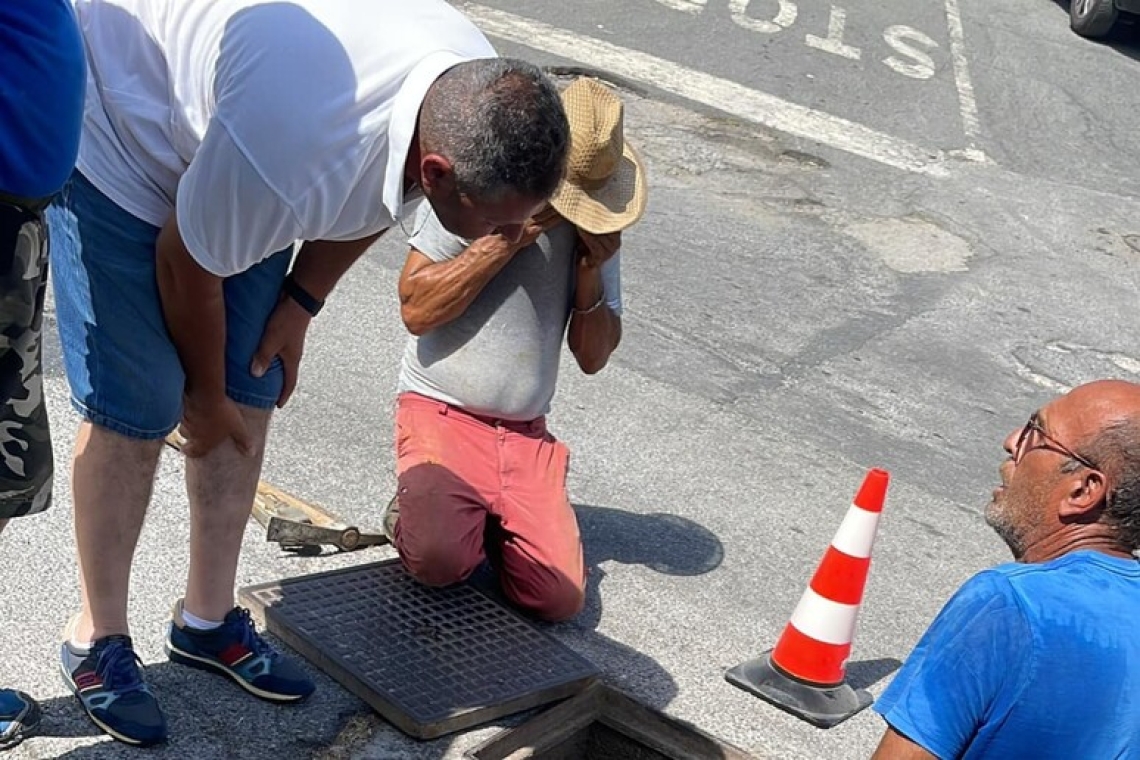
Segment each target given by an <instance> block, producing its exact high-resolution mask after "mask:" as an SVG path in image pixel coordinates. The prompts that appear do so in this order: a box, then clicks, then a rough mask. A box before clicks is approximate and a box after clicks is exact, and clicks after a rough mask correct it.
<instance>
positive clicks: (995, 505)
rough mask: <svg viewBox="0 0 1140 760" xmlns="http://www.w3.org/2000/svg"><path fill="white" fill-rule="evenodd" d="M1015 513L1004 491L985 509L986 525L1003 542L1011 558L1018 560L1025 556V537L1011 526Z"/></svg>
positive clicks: (1007, 493)
mask: <svg viewBox="0 0 1140 760" xmlns="http://www.w3.org/2000/svg"><path fill="white" fill-rule="evenodd" d="M1015 511H1016V510H1015V509H1014V505H1013V504H1011V503H1010V498H1009V492H1008V491H1005V492H1003V493H1002V494H1001V495H1000V496H998V497H997V498H995V499H994V500H993V501H991V502H990V503H989V505H988V506H987V507H986V524H987V525H989V526H990V527H991V528H993V529H994V532H995V533H997V534H998V536H999V537H1000V538H1001V540H1002V541H1005V545H1006V546H1008V547H1009V550H1010V551H1011V552H1013V558H1014V559H1016V560H1020V559H1021V558H1022V557H1023V556H1024V555H1025V537H1024V535H1022V531H1020V530H1018V528H1017V527H1016V526H1015V525H1014V524H1013V513H1014V512H1015Z"/></svg>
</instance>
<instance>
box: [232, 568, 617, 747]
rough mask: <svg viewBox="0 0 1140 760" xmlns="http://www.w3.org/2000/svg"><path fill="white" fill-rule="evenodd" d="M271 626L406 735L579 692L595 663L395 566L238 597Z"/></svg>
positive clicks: (280, 584)
mask: <svg viewBox="0 0 1140 760" xmlns="http://www.w3.org/2000/svg"><path fill="white" fill-rule="evenodd" d="M239 598H240V599H241V600H242V603H243V604H245V605H246V606H247V607H249V608H250V610H252V611H253V612H254V614H255V615H257V616H258V617H259V618H260V619H261V620H262V622H263V624H264V626H265V628H266V629H267V630H268V631H270V632H271V633H273V634H274V635H276V636H278V637H280V638H281V639H282V640H283V641H285V642H286V643H287V644H289V646H291V647H293V648H294V649H296V650H297V651H298V652H300V653H301V654H302V655H304V656H305V657H306V658H308V659H309V660H310V661H311V662H312V663H313V664H314V665H316V666H317V667H318V668H320V669H321V670H323V671H325V672H326V673H328V674H329V675H330V676H332V677H333V678H334V679H336V680H337V681H338V682H340V683H341V684H342V685H343V686H344V687H345V688H347V689H348V690H349V691H351V692H352V693H354V694H356V695H357V696H358V697H360V698H361V699H363V700H364V701H365V702H367V703H368V704H369V705H371V706H372V707H373V708H374V709H375V710H376V711H377V712H379V713H380V714H381V715H383V716H384V717H385V718H386V719H387V720H389V721H391V722H392V723H393V724H394V725H396V726H397V727H398V728H399V729H400V730H402V731H404V732H405V733H408V734H410V735H412V736H415V737H417V738H420V739H432V738H435V737H437V736H441V735H443V734H447V733H451V732H453V731H459V730H462V729H465V728H470V727H471V726H475V725H478V724H480V723H485V722H487V721H490V720H494V719H496V718H500V717H502V716H504V715H509V714H511V713H515V712H518V711H520V710H527V709H530V708H532V707H537V706H540V705H543V704H547V703H549V702H553V701H555V700H558V699H563V698H565V697H568V696H571V695H573V694H575V693H577V692H579V691H581V690H582V689H583V688H584V687H585V686H587V685H588V684H589V683H590V681H592V680H593V678H594V676H595V675H596V674H597V668H595V667H594V665H593V664H592V663H590V662H589V661H587V660H586V659H584V658H582V657H581V656H579V655H578V654H576V653H575V652H574V651H572V650H571V649H569V648H567V647H566V646H564V645H563V644H561V643H560V642H559V641H558V640H556V639H555V638H553V637H552V636H549V635H547V634H546V633H543V632H542V631H539V630H538V629H537V628H535V627H534V626H532V625H531V624H530V623H528V622H527V621H526V620H524V619H523V618H522V617H520V616H519V615H517V614H516V613H514V612H512V611H511V610H508V609H506V608H505V607H503V606H501V605H499V604H498V603H496V602H494V601H492V600H490V599H488V598H487V597H486V596H484V595H483V594H481V593H480V592H478V591H476V590H475V589H473V588H471V587H470V586H467V585H458V586H453V587H450V588H445V589H433V588H428V587H426V586H422V585H420V584H419V583H417V582H416V581H415V580H413V579H412V578H411V576H409V575H408V574H407V573H406V572H405V571H404V569H403V567H401V565H400V561H399V560H387V561H384V562H377V563H373V564H368V565H361V566H358V567H351V568H347V569H344V570H334V571H331V572H327V573H318V574H316V575H306V576H301V577H298V578H286V579H284V580H281V581H275V582H273V583H263V584H260V585H257V586H249V587H246V588H243V589H241V591H240V592H239Z"/></svg>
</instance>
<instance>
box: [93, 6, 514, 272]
mask: <svg viewBox="0 0 1140 760" xmlns="http://www.w3.org/2000/svg"><path fill="white" fill-rule="evenodd" d="M75 3H76V9H77V11H78V14H79V20H80V24H81V26H82V29H83V34H84V39H85V43H86V45H87V55H88V61H89V64H90V65H89V67H88V69H89V75H88V95H87V107H86V113H85V118H84V126H83V137H82V141H81V145H80V153H79V161H78V167H79V170H80V171H81V172H83V174H84V175H85V176H86V177H87V178H88V179H89V180H91V182H92V183H93V184H94V185H95V186H96V187H98V188H99V189H100V190H101V191H102V192H103V193H104V194H106V195H107V196H108V197H109V198H111V200H113V201H115V202H116V203H117V204H119V205H120V206H122V207H123V208H124V209H125V210H127V211H129V212H130V213H131V214H133V215H135V216H137V217H139V218H140V219H142V220H144V221H146V222H149V223H150V224H153V225H156V226H160V225H162V224H165V223H166V221H167V220H168V219H169V218H170V214H171V212H172V211H173V210H174V209H175V206H177V212H178V228H179V230H180V231H181V233H182V237H183V239H184V240H185V242H186V245H187V247H188V248H189V250H190V253H191V255H193V257H194V259H195V260H196V261H197V262H198V263H199V264H201V265H202V266H203V267H204V268H205V269H207V270H208V271H210V272H213V273H214V274H217V275H221V276H229V275H232V274H236V273H238V272H242V271H244V270H246V269H248V268H249V267H251V266H253V265H254V264H256V263H257V262H259V261H261V260H262V259H264V258H266V257H267V256H269V255H271V254H272V253H274V252H275V251H278V250H281V249H283V248H286V247H288V246H289V245H291V244H292V243H293V242H294V241H296V240H355V239H359V238H362V237H366V236H368V235H371V234H374V233H376V232H379V231H380V230H383V229H385V228H387V227H389V226H391V225H392V224H393V222H394V221H395V220H396V219H397V218H398V217H399V216H400V214H401V213H402V211H403V206H404V201H405V199H404V192H403V186H404V162H405V159H406V157H407V153H408V148H409V146H410V144H411V140H412V135H413V133H414V131H415V125H416V119H417V116H418V113H419V108H420V104H421V103H422V101H423V97H424V95H425V93H426V92H427V89H428V87H429V86H430V85H431V83H432V82H433V81H435V79H436V78H437V77H438V76H439V75H440V74H441V73H443V72H444V71H445V70H447V69H448V68H450V67H451V66H454V65H455V64H457V63H459V62H461V61H465V60H471V59H474V58H489V57H494V56H495V51H494V49H493V48H492V47H491V45H490V43H489V42H488V41H487V40H486V38H485V37H484V36H483V35H482V34H481V33H480V32H479V31H478V29H476V28H475V26H474V25H473V24H472V23H471V22H470V21H469V20H467V18H466V17H464V16H463V15H462V14H461V13H460V12H459V11H457V10H455V9H454V8H452V7H451V6H450V5H448V4H447V3H446V2H444V1H443V0H288V2H281V0H272V1H269V2H265V1H259V0H75Z"/></svg>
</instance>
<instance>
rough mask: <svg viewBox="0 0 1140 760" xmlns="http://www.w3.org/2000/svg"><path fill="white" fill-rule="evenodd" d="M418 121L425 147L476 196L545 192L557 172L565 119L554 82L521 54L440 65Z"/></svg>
mask: <svg viewBox="0 0 1140 760" xmlns="http://www.w3.org/2000/svg"><path fill="white" fill-rule="evenodd" d="M419 126H420V139H421V141H422V142H423V144H424V147H425V149H426V150H428V151H430V152H434V153H439V154H441V155H443V156H444V157H445V158H447V159H448V160H449V161H450V162H451V163H452V166H453V167H454V170H455V180H456V184H457V185H458V187H459V190H460V191H461V192H463V193H465V194H467V195H470V196H471V197H473V198H476V199H478V200H482V201H493V200H498V199H500V198H502V197H503V196H504V195H506V194H507V193H508V192H511V191H513V192H514V193H516V194H518V195H521V196H523V197H527V198H542V199H546V198H549V197H550V195H551V194H552V193H553V192H554V188H555V187H556V186H557V185H558V181H559V180H560V179H561V178H562V170H563V164H564V163H565V161H566V151H567V149H568V145H569V142H570V125H569V123H568V122H567V121H566V113H565V112H564V110H563V108H562V101H561V100H560V99H559V97H558V90H557V89H556V88H555V87H554V84H553V83H552V82H551V81H550V79H549V78H548V77H547V76H546V75H545V74H543V73H542V71H541V70H540V69H539V68H538V67H537V66H534V65H533V64H530V63H527V62H526V61H520V60H517V59H513V58H485V59H478V60H474V61H465V62H464V63H460V64H457V65H456V66H453V67H452V68H450V69H448V70H447V71H445V72H444V73H443V74H442V75H441V76H440V77H439V78H438V79H436V81H435V82H434V83H432V85H431V87H430V88H429V89H428V92H427V95H426V96H425V97H424V102H423V106H422V108H421V109H420V122H419Z"/></svg>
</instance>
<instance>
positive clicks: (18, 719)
mask: <svg viewBox="0 0 1140 760" xmlns="http://www.w3.org/2000/svg"><path fill="white" fill-rule="evenodd" d="M86 83H87V67H86V62H85V59H84V53H83V40H82V39H81V38H80V36H79V27H78V25H77V24H76V20H75V12H74V11H73V10H72V7H71V4H70V1H69V0H0V530H3V529H4V526H5V525H7V524H8V520H9V518H12V517H22V516H24V515H30V514H35V513H36V512H42V511H43V510H45V509H47V508H48V506H49V505H50V504H51V485H52V471H53V463H52V446H51V436H50V434H49V431H48V416H47V407H46V406H45V404H44V388H43V367H42V359H41V353H42V350H43V347H42V337H43V336H42V328H43V314H44V295H45V293H46V284H47V273H48V244H47V243H48V241H47V226H46V224H45V223H44V210H45V209H46V208H47V206H48V204H49V203H50V202H51V200H52V198H53V197H54V196H55V195H56V194H57V193H58V192H59V191H60V189H61V188H62V187H63V184H64V182H65V181H66V180H67V178H68V176H69V175H70V174H71V170H72V168H73V167H74V165H75V158H76V155H77V153H78V151H79V129H80V125H81V121H82V116H83V96H84V90H85V88H86ZM4 562H5V563H6V564H9V563H11V564H16V565H17V566H18V562H19V560H18V558H15V557H5V558H4ZM3 622H4V623H6V624H9V625H10V624H11V623H13V622H15V621H3ZM9 641H11V638H9ZM18 660H19V657H18V656H16V653H14V652H3V653H2V654H0V663H4V664H7V663H11V662H16V661H18ZM12 672H13V671H12V670H11V669H10V668H9V669H8V670H6V671H4V674H5V675H8V674H10V673H12ZM39 721H40V708H39V706H38V705H37V704H36V701H35V700H34V699H32V698H31V697H30V696H28V695H27V694H25V693H24V692H22V691H17V690H16V689H4V688H0V750H5V749H8V748H9V747H14V746H15V745H17V744H19V743H20V742H21V741H22V740H23V739H24V738H25V737H26V736H27V735H28V734H29V733H30V732H31V731H32V730H33V729H34V728H35V727H36V725H37V724H38V723H39Z"/></svg>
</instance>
